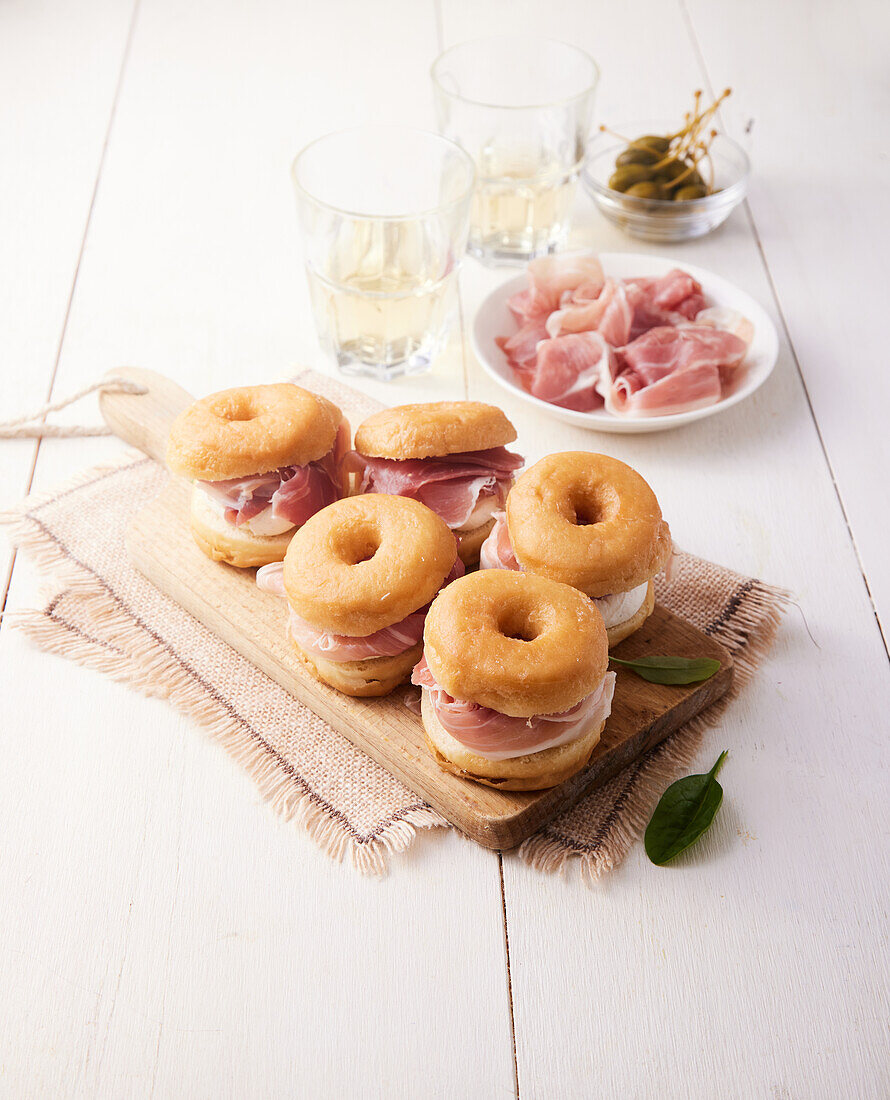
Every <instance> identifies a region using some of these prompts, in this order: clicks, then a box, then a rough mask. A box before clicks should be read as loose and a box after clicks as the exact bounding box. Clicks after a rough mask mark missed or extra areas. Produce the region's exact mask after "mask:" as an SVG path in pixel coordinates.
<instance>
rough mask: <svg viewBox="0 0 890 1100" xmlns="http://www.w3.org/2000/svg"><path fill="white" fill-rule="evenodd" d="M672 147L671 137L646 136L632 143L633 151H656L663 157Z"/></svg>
mask: <svg viewBox="0 0 890 1100" xmlns="http://www.w3.org/2000/svg"><path fill="white" fill-rule="evenodd" d="M670 147H671V139H670V138H669V137H660V136H659V135H658V134H644V135H643V136H642V137H638V138H636V139H635V140H634V141H632V142H631V143H630V148H631V149H634V148H636V149H654V150H655V151H656V152H658V153H661V155H662V156H664V154H665V153H666V152H667V151H668V149H669V148H670Z"/></svg>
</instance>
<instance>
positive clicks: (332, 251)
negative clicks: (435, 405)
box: [292, 126, 474, 379]
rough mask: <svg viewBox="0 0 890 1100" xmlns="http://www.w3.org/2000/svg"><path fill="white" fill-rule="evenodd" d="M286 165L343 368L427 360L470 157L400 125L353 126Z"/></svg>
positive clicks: (316, 295)
mask: <svg viewBox="0 0 890 1100" xmlns="http://www.w3.org/2000/svg"><path fill="white" fill-rule="evenodd" d="M292 175H293V181H294V186H295V188H296V192H297V206H298V210H299V215H300V222H301V225H302V229H303V235H304V239H305V258H306V273H307V277H308V280H309V290H310V294H311V296H312V308H313V312H314V315H315V323H316V325H317V327H318V332H319V337H320V339H321V342H322V344H323V345H324V346H325V348H326V349H328V350H329V351H330V352H331V354H332V355H333V356H334V359H335V360H336V362H337V364H338V366H339V368H340V370H341V371H343V372H344V373H345V374H366V375H371V376H372V377H374V378H382V379H390V378H395V377H397V376H398V375H401V374H413V373H417V372H419V371H422V370H426V369H427V368H428V367H430V366H431V365H432V362H433V360H434V359H435V357H436V356H437V355H438V354H439V353H440V352H441V351H442V349H443V348H444V346H445V344H446V343H447V340H448V334H449V331H450V329H451V326H452V324H453V322H454V318H455V316H456V313H457V271H458V266H459V264H460V260H461V257H462V256H463V254H464V252H465V250H466V245H467V232H468V229H469V213H470V201H471V198H472V193H473V178H474V172H473V162H472V160H471V158H470V157H469V156H468V155H467V154H466V153H465V152H464V151H463V150H462V149H461V148H460V147H459V146H458V145H456V144H455V143H454V142H452V141H449V140H447V139H446V138H444V137H441V136H440V135H438V134H433V133H427V132H426V131H424V130H415V129H412V128H410V127H405V126H362V127H359V128H356V129H352V130H344V131H341V132H339V133H333V134H328V135H326V136H325V137H321V138H318V139H317V140H316V141H314V142H312V143H311V144H310V145H307V146H306V148H305V149H304V150H303V151H302V152H301V153H300V154H299V155H298V156H297V158H296V159H295V160H294V163H293V168H292Z"/></svg>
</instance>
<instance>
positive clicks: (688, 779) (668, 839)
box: [643, 749, 726, 867]
mask: <svg viewBox="0 0 890 1100" xmlns="http://www.w3.org/2000/svg"><path fill="white" fill-rule="evenodd" d="M725 759H726V750H725V749H724V750H723V752H721V753H720V755H719V756H718V757H717V762H716V763H715V764H714V767H713V768H711V770H710V771H709V772H708V773H707V774H706V775H687V776H684V778H683V779H678V780H677V782H676V783H671V785H670V786H669V787H668V789H667V790H666V791H665V792H664V794H663V795H662V796H661V799H660V800H659V803H658V805H657V806H656V807H655V813H653V815H652V820H651V821H650V822H649V824H648V825H647V826H646V834H645V836H644V838H643V843H644V844H645V846H646V855H647V856H648V857H649V858H650V859H651V860H652V862H653V863H655V864H657V865H658V866H659V867H663V866H664V864H665V863H669V862H670V861H671V860H672V859H673V858H674V857H675V856H678V855H679V854H680V853H681V852H685V851H686V849H687V848H688V847H690V845H692V844H695V842H696V841H697V840H698V838H699V837H700V836H701V835H702V834H703V833H705V832H707V830H708V827H709V826H710V824H711V822H712V821H713V820H714V816H715V814H716V813H717V811H718V810H719V809H720V803H721V802H722V801H723V788H722V787H721V786H720V784H719V783H718V782H717V772H718V771H720V768H721V767H722V766H723V761H724V760H725Z"/></svg>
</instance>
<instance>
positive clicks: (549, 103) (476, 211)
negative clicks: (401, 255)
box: [431, 36, 599, 263]
mask: <svg viewBox="0 0 890 1100" xmlns="http://www.w3.org/2000/svg"><path fill="white" fill-rule="evenodd" d="M431 75H432V79H433V89H434V96H435V101H436V114H437V116H438V121H439V130H440V131H441V133H442V134H444V135H445V136H446V137H449V138H452V139H453V140H454V141H456V142H457V143H458V144H459V145H461V146H463V148H464V149H466V150H467V152H468V153H469V154H470V155H471V156H472V158H473V160H474V161H475V164H476V191H475V195H474V197H473V209H472V214H471V219H470V240H469V250H470V252H471V253H472V254H473V255H474V256H476V257H478V258H479V259H480V260H482V261H483V262H487V263H526V262H527V261H528V260H530V259H533V258H534V257H535V256H541V255H546V254H547V253H549V252H553V251H555V250H556V249H557V248H558V247H559V245H560V244H561V243H562V242H563V241H564V240H565V237H566V235H567V233H568V227H569V220H570V217H571V210H572V204H573V201H574V197H575V189H576V186H577V180H578V173H579V171H580V169H581V165H582V164H583V162H584V148H585V144H586V141H587V135H588V132H589V130H590V124H591V119H592V115H593V97H594V92H595V90H596V84H597V80H598V79H599V69H598V68H597V66H596V63H595V62H594V61H593V59H592V58H591V57H589V56H588V55H587V54H586V53H585V52H584V51H583V50H580V49H578V48H577V46H570V45H568V44H566V43H565V42H555V41H552V40H550V39H540V38H532V37H526V36H516V37H512V36H511V37H496V38H478V39H474V40H473V41H471V42H464V43H462V44H461V45H459V46H452V47H451V49H449V50H446V51H445V52H444V53H443V54H441V55H440V56H439V57H438V58H437V59H436V61H435V62H434V63H433V67H432V71H431Z"/></svg>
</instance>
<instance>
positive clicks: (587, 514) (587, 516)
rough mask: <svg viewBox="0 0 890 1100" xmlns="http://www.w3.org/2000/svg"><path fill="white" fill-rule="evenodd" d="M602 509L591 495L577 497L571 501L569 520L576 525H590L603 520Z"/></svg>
mask: <svg viewBox="0 0 890 1100" xmlns="http://www.w3.org/2000/svg"><path fill="white" fill-rule="evenodd" d="M603 518H604V517H603V510H602V508H601V507H600V503H599V501H598V500H596V499H594V498H593V497H587V496H585V497H577V498H576V499H575V500H573V501H572V511H571V522H572V523H573V524H574V525H575V526H576V527H591V526H592V525H593V524H595V523H602V522H603Z"/></svg>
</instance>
